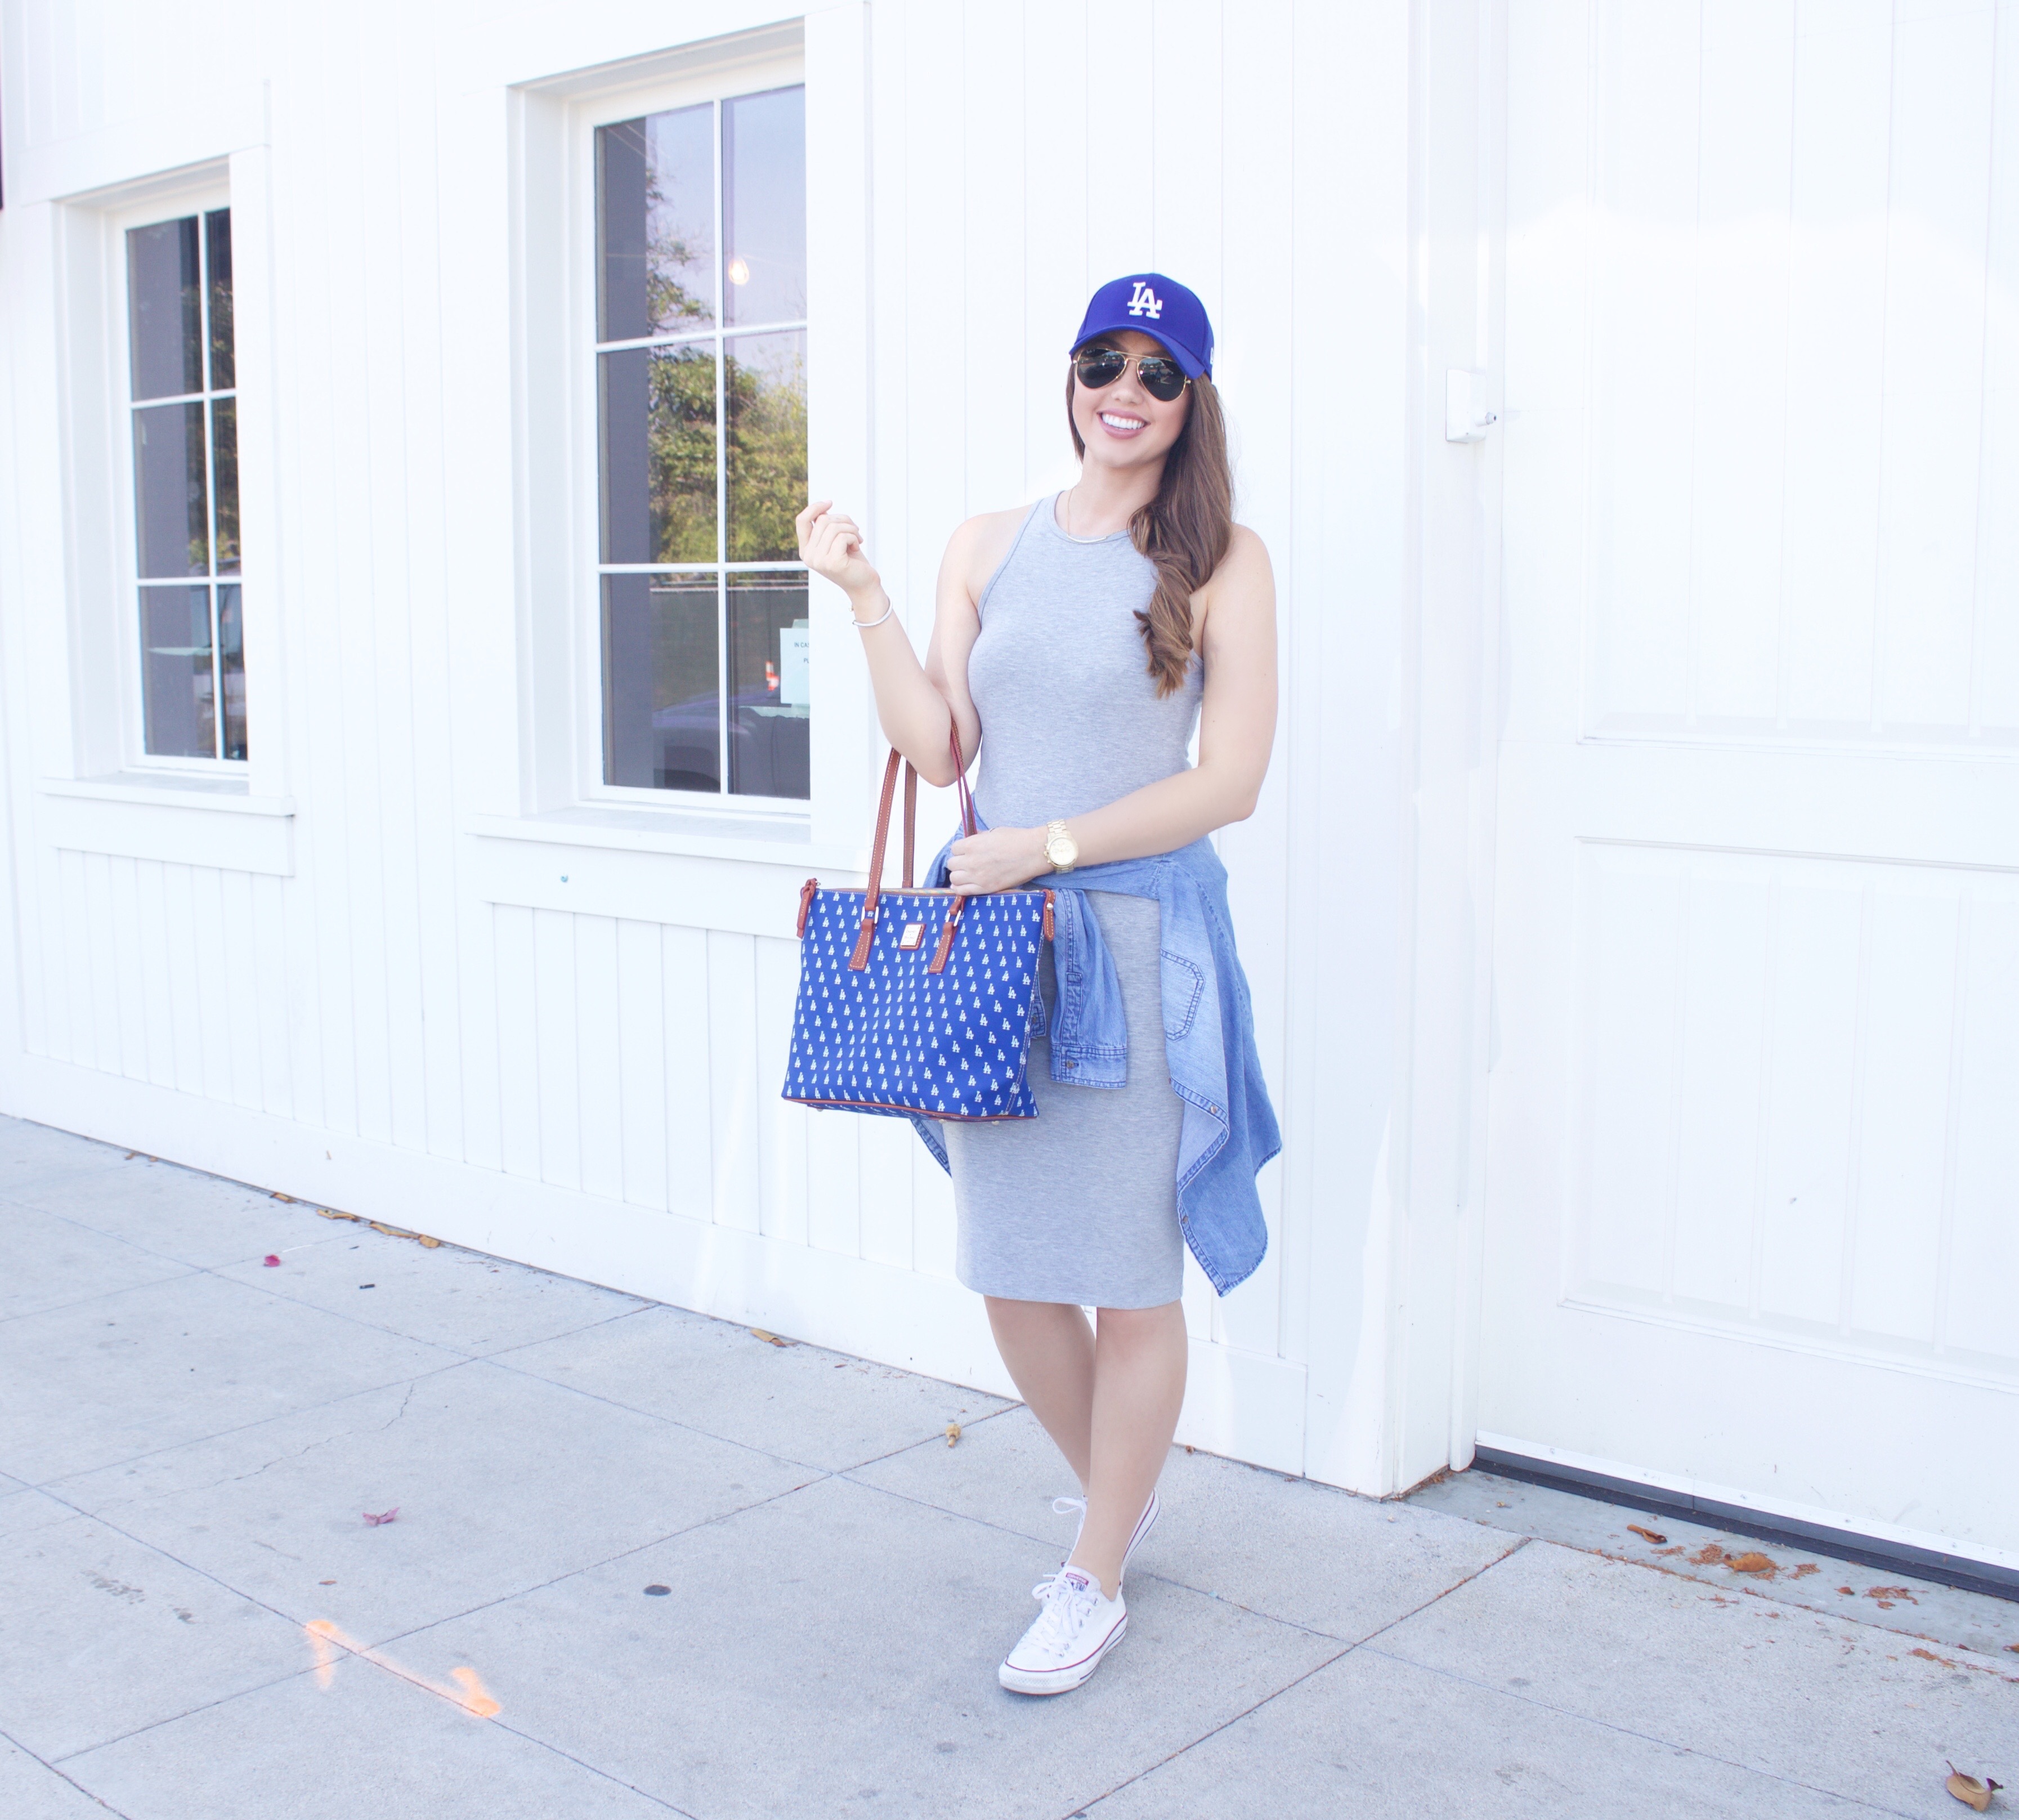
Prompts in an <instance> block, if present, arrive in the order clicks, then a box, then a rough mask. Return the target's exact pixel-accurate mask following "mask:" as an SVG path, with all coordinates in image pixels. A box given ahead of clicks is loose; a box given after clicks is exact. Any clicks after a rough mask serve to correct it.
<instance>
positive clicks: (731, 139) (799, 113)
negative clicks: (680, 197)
mask: <svg viewBox="0 0 2019 1820" xmlns="http://www.w3.org/2000/svg"><path fill="white" fill-rule="evenodd" d="M722 216H723V235H722V238H723V262H724V263H723V276H724V277H726V278H727V280H728V281H729V282H728V283H727V285H726V286H724V291H725V293H726V295H727V305H726V306H725V308H724V309H723V318H724V320H725V321H730V322H796V321H799V320H800V318H802V317H803V316H805V314H806V313H807V114H806V91H805V90H804V89H772V90H771V91H770V92H769V93H768V94H763V95H739V96H737V97H736V99H735V100H733V101H725V102H723V104H722Z"/></svg>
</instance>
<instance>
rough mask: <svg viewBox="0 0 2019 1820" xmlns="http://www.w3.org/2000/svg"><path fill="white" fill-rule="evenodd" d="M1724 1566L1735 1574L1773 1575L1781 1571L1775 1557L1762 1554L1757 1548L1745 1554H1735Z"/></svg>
mask: <svg viewBox="0 0 2019 1820" xmlns="http://www.w3.org/2000/svg"><path fill="white" fill-rule="evenodd" d="M1725 1565H1726V1566H1727V1567H1728V1568H1731V1571H1732V1572H1734V1573H1735V1574H1771V1573H1774V1572H1778V1571H1779V1568H1778V1563H1777V1562H1776V1561H1774V1559H1773V1557H1771V1556H1769V1555H1764V1554H1761V1553H1760V1551H1759V1550H1757V1549H1756V1548H1749V1549H1748V1550H1746V1551H1745V1554H1734V1556H1733V1557H1731V1560H1729V1561H1727V1562H1726V1563H1725Z"/></svg>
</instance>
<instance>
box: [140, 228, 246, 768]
mask: <svg viewBox="0 0 2019 1820" xmlns="http://www.w3.org/2000/svg"><path fill="white" fill-rule="evenodd" d="M126 248H127V280H128V298H127V308H128V321H129V342H130V344H131V347H132V360H131V368H132V372H131V378H132V399H133V403H134V409H133V413H132V416H133V526H134V539H133V542H134V557H135V567H136V570H137V571H138V574H139V576H140V580H141V581H142V582H143V584H144V583H149V582H154V581H156V580H157V579H158V578H170V577H176V578H179V577H183V576H188V577H190V578H192V579H194V578H198V577H201V578H204V585H203V586H183V587H169V586H143V587H142V588H141V589H140V601H139V604H140V647H141V697H142V720H143V729H142V744H143V749H145V750H146V751H147V753H148V754H149V755H150V756H154V757H160V758H205V759H215V758H227V759H241V760H242V759H243V758H244V757H245V640H244V637H243V635H242V626H243V615H242V613H241V596H240V590H239V588H238V586H237V583H236V582H232V583H229V584H225V585H221V586H212V585H211V584H212V582H213V581H214V579H215V578H216V577H218V576H220V575H229V576H236V575H237V573H238V569H239V555H238V405H237V399H236V397H234V396H233V395H232V390H231V389H232V386H233V385H234V381H235V379H236V378H237V361H236V358H235V356H234V349H233V338H232V303H231V211H230V209H228V208H214V209H211V210H209V211H208V212H206V213H205V214H203V215H201V216H197V215H188V216H183V217H182V218H181V219H178V220H175V221H161V222H155V223H152V224H150V226H148V227H137V228H134V229H132V230H130V231H129V234H127V237H126ZM178 393H195V394H201V396H198V397H186V398H183V399H182V400H181V401H179V402H176V403H174V404H161V403H149V402H147V401H149V400H158V399H161V398H165V397H174V396H175V395H176V394H178ZM220 698H221V703H222V712H221V714H220V712H219V707H220Z"/></svg>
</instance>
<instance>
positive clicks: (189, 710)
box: [140, 587, 217, 758]
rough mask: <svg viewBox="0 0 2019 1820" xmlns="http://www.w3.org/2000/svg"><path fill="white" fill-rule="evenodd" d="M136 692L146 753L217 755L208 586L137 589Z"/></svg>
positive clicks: (182, 756)
mask: <svg viewBox="0 0 2019 1820" xmlns="http://www.w3.org/2000/svg"><path fill="white" fill-rule="evenodd" d="M140 690H141V694H142V698H143V700H142V704H141V705H142V709H143V715H144V717H145V720H146V730H147V750H148V752H150V754H152V755H153V756H155V757H157V758H215V757H216V756H217V736H216V723H215V721H214V720H213V718H212V689H211V675H210V589H208V588H207V587H203V588H143V589H141V590H140Z"/></svg>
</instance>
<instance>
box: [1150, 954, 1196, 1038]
mask: <svg viewBox="0 0 2019 1820" xmlns="http://www.w3.org/2000/svg"><path fill="white" fill-rule="evenodd" d="M1158 954H1159V955H1160V956H1161V958H1162V961H1163V963H1164V967H1163V994H1164V1040H1165V1042H1176V1041H1177V1040H1178V1039H1179V1038H1180V1037H1181V1036H1183V1035H1184V1034H1185V1033H1186V1032H1187V1031H1189V1030H1190V1029H1191V1027H1192V1020H1193V1019H1194V1017H1197V1016H1198V1008H1199V1000H1200V999H1202V998H1204V997H1205V973H1202V971H1201V970H1199V968H1198V966H1196V965H1194V963H1192V962H1191V961H1189V960H1187V959H1185V957H1184V956H1183V955H1181V954H1173V953H1172V952H1171V951H1170V950H1169V948H1160V949H1159V950H1158ZM1180 1007H1181V1008H1182V1009H1179V1008H1180ZM1174 1011H1175V1012H1176V1022H1175V1023H1173V1021H1172V1019H1173V1013H1174Z"/></svg>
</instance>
